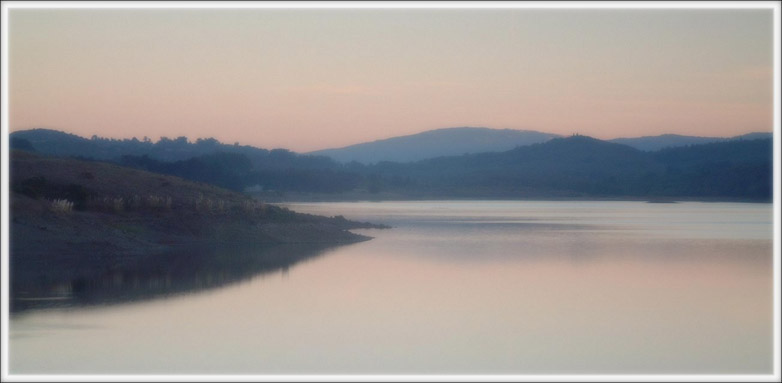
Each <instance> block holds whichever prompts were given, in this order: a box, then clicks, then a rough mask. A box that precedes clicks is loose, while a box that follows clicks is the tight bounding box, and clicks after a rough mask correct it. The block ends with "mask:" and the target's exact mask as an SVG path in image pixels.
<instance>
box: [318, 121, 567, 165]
mask: <svg viewBox="0 0 782 383" xmlns="http://www.w3.org/2000/svg"><path fill="white" fill-rule="evenodd" d="M555 137H558V136H557V135H555V134H549V133H541V132H536V131H531V130H512V129H489V128H472V127H463V128H445V129H436V130H429V131H426V132H422V133H418V134H412V135H408V136H400V137H393V138H388V139H384V140H377V141H372V142H366V143H361V144H356V145H350V146H346V147H343V148H338V149H324V150H318V151H314V152H309V153H307V154H311V155H319V156H328V157H331V158H333V159H335V160H337V161H340V162H351V161H357V162H360V163H363V164H371V163H377V162H382V161H392V162H413V161H418V160H423V159H427V158H433V157H441V156H454V155H461V154H465V153H481V152H502V151H505V150H510V149H513V148H515V147H517V146H524V145H530V144H536V143H539V142H545V141H548V140H550V139H552V138H555Z"/></svg>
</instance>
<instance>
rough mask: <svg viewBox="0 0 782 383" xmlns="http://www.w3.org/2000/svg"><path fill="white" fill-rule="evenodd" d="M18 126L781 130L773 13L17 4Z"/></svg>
mask: <svg viewBox="0 0 782 383" xmlns="http://www.w3.org/2000/svg"><path fill="white" fill-rule="evenodd" d="M9 20H10V23H9V31H10V33H9V41H10V44H9V48H10V50H9V57H10V59H9V63H10V67H9V72H10V82H9V92H10V129H11V131H14V130H20V129H29V128H32V127H49V128H53V129H58V130H65V131H68V132H72V133H75V134H79V135H83V136H88V137H89V136H91V135H93V134H97V135H101V136H107V137H117V138H130V137H133V136H136V137H138V138H141V137H143V136H148V137H150V138H152V139H153V140H157V139H158V138H159V137H161V136H166V137H177V136H188V137H189V138H190V139H191V140H194V139H195V138H198V137H215V138H217V139H218V140H220V141H223V142H227V143H233V142H235V141H238V142H240V143H243V144H250V145H256V146H260V147H265V148H274V147H285V148H289V149H292V150H295V151H308V150H315V149H321V148H328V147H337V146H345V145H349V144H353V143H358V142H363V141H368V140H375V139H380V138H386V137H391V136H396V135H403V134H412V133H417V132H420V131H424V130H429V129H436V128H445V127H455V126H486V127H492V128H511V129H532V130H539V131H544V132H551V133H559V134H571V133H580V134H585V135H590V136H593V137H597V138H615V137H627V136H641V135H656V134H661V133H678V134H687V135H709V136H732V135H737V134H742V133H746V132H751V131H772V112H773V107H772V76H773V70H772V41H773V39H772V37H773V33H772V26H773V21H772V10H771V9H766V10H717V9H714V10H705V9H704V10H674V9H671V10H650V9H646V10H597V9H587V10H575V9H572V10H534V9H496V10H488V9H483V10H464V9H463V10H447V9H439V10H438V9H428V10H423V9H421V10H415V9H382V10H381V9H374V10H373V9H347V10H346V9H343V10H338V9H332V10H327V9H304V10H293V9H288V10H273V9H223V10H214V9H212V10H209V9H205V10H182V9H169V10H163V9H146V10H143V9H130V10H128V9H124V10H123V9H103V10H97V9H93V10H79V9H59V10H57V9H41V10H35V9H10V10H9Z"/></svg>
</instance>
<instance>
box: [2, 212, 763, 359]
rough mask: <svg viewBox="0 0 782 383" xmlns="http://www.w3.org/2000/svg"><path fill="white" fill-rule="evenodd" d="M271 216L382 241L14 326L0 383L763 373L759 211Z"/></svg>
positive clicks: (32, 313) (30, 313)
mask: <svg viewBox="0 0 782 383" xmlns="http://www.w3.org/2000/svg"><path fill="white" fill-rule="evenodd" d="M287 206H288V207H290V208H291V209H293V210H296V211H301V212H306V213H313V214H324V215H338V214H341V215H344V216H345V217H346V218H348V219H356V220H362V221H370V222H374V223H384V224H388V225H391V226H393V229H389V230H360V231H357V232H360V233H362V234H367V235H371V236H373V237H375V238H374V239H373V240H371V241H368V242H362V243H358V244H353V245H347V246H342V247H336V248H330V249H325V250H321V251H319V252H318V253H317V256H312V255H307V256H306V261H304V262H298V263H295V264H292V265H290V266H285V267H282V266H280V267H278V268H276V269H273V270H271V271H270V270H269V268H268V267H265V266H264V267H259V268H257V270H256V269H252V270H256V271H250V272H249V273H238V272H233V274H237V275H239V276H240V277H239V278H236V279H235V280H232V281H231V283H220V284H216V285H214V286H212V285H210V286H209V288H193V289H189V288H187V289H189V290H188V291H190V293H181V292H180V293H177V294H173V295H160V294H153V295H149V296H147V297H146V298H148V299H133V300H117V301H116V302H113V304H91V305H83V304H75V305H72V306H71V307H54V308H50V309H45V310H42V309H34V310H27V311H24V312H22V313H20V314H18V315H14V316H13V317H12V320H11V326H10V340H9V347H10V372H11V373H14V374H25V373H82V374H94V373H110V374H111V373H117V374H136V373H145V374H166V373H175V374H213V373H214V374H277V373H283V374H287V373H290V374H351V373H364V374H366V373H368V374H395V373H404V374H429V373H436V374H453V373H456V374H461V373H469V374H541V373H544V374H545V373H560V374H571V373H575V374H588V373H601V374H611V373H631V374H635V373H638V374H655V373H665V374H671V373H673V374H686V373H697V374H721V373H741V374H747V373H762V374H765V373H770V372H771V368H772V323H773V321H772V296H773V294H772V280H773V276H772V242H773V241H772V223H771V222H772V207H771V205H770V204H741V203H696V202H688V203H677V204H648V203H643V202H490V201H486V202H475V201H472V202H469V201H462V202H457V201H440V202H432V201H427V202H374V203H373V202H365V203H364V202H362V203H306V204H305V203H300V204H288V205H287ZM265 252H268V251H267V250H264V249H258V250H257V254H258V255H257V257H261V258H262V257H264V253H265ZM276 254H277V255H276V256H277V257H279V251H277V253H276ZM248 256H249V257H252V254H250V255H248V254H247V252H246V251H245V252H243V253H242V257H244V258H246V257H248ZM244 258H240V259H244ZM302 259H303V258H302ZM242 262H244V261H242ZM248 262H249V261H248ZM256 263H258V262H257V261H252V262H249V264H256ZM264 264H265V263H264ZM199 270H200V269H199ZM228 270H238V268H237V266H236V265H231V266H230V267H229V268H228ZM223 274H226V273H223ZM233 274H231V273H228V275H229V276H230V275H233ZM221 275H222V274H221ZM169 280H170V278H169ZM187 280H188V282H189V283H192V278H190V279H187ZM174 281H176V278H175V279H174ZM130 286H131V287H132V284H130ZM201 286H202V285H201ZM180 290H181V289H180ZM101 302H103V303H112V302H111V299H110V297H108V298H106V297H105V296H103V300H102V301H101ZM77 303H78V302H77Z"/></svg>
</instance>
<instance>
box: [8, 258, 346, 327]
mask: <svg viewBox="0 0 782 383" xmlns="http://www.w3.org/2000/svg"><path fill="white" fill-rule="evenodd" d="M333 247H336V246H335V245H323V244H286V245H257V244H243V243H231V244H226V243H222V244H216V243H212V244H201V245H199V246H186V247H185V246H183V247H179V248H176V249H174V250H171V251H168V252H165V253H161V254H148V255H143V256H137V257H126V258H124V259H116V257H114V258H112V259H111V261H110V262H107V261H106V260H105V259H104V260H103V261H101V262H93V263H92V264H86V263H83V264H80V265H68V263H73V261H72V260H70V261H69V260H68V259H65V257H62V258H60V259H54V260H52V262H51V264H50V265H48V266H49V267H41V266H42V265H41V262H36V260H35V259H33V257H29V258H24V259H15V260H14V262H12V273H11V275H12V278H11V301H10V312H11V313H12V314H19V313H21V312H25V311H27V310H31V309H42V308H58V307H73V306H87V305H105V304H113V303H123V302H130V301H137V300H144V299H151V298H159V297H168V296H172V295H179V294H184V293H192V292H197V291H201V290H205V289H211V288H216V287H221V286H225V285H228V284H232V283H236V282H240V281H243V280H247V279H250V278H253V277H255V276H258V275H263V274H269V273H275V272H280V273H281V274H282V276H283V277H285V276H287V274H288V273H289V270H290V268H291V267H292V266H293V265H295V264H297V263H299V262H302V261H305V260H308V259H311V258H313V257H317V256H319V255H322V254H324V252H325V251H326V250H328V249H330V248H333ZM103 258H111V256H110V255H103ZM52 266H54V267H52Z"/></svg>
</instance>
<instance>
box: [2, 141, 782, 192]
mask: <svg viewBox="0 0 782 383" xmlns="http://www.w3.org/2000/svg"><path fill="white" fill-rule="evenodd" d="M471 130H472V129H468V132H469V131H471ZM446 131H447V130H446ZM45 133H47V134H48V132H45ZM33 136H34V135H33ZM763 136H764V135H763V134H750V135H744V136H739V137H734V138H732V139H723V140H720V141H717V142H711V143H705V144H686V145H684V146H678V147H668V148H666V149H660V150H657V151H644V150H639V149H637V148H633V147H630V146H628V145H624V144H620V143H616V142H609V141H603V140H598V139H594V138H590V137H586V136H579V135H574V136H571V137H565V138H561V137H560V138H552V139H549V140H547V141H546V142H541V143H535V144H530V145H524V146H516V147H514V148H513V149H510V150H506V151H495V152H482V153H468V154H462V155H455V156H437V157H434V154H433V155H432V156H433V157H434V158H428V159H422V160H419V161H415V162H391V161H380V162H376V163H374V164H362V163H360V162H357V161H353V162H348V163H339V162H336V161H334V160H333V159H331V158H329V157H326V156H308V155H300V154H296V153H292V152H290V151H287V150H283V149H275V150H271V151H269V150H265V149H259V148H254V147H251V146H239V145H225V144H221V143H219V142H217V141H216V140H213V139H208V140H201V139H199V140H197V142H196V143H190V142H188V141H187V138H185V137H180V138H177V139H176V140H161V141H160V142H158V143H154V144H153V143H151V142H148V141H146V140H145V141H137V140H136V141H133V140H120V141H118V140H107V139H95V138H93V139H91V140H87V139H81V140H79V139H74V137H72V135H67V134H61V135H60V136H59V137H63V138H64V140H63V142H64V143H63V144H62V145H61V146H60V147H57V145H52V144H51V143H49V141H33V140H30V141H23V140H26V138H24V137H19V136H15V137H13V141H14V142H15V144H14V146H15V147H17V148H19V149H25V150H27V151H36V152H38V153H39V154H43V155H47V154H50V153H47V152H46V150H42V149H41V148H44V149H46V148H49V147H51V148H56V149H58V150H60V153H61V152H62V150H63V149H64V148H63V147H65V146H68V145H71V144H72V143H74V142H75V143H76V144H83V145H84V147H86V148H87V149H85V150H93V152H91V153H92V154H95V153H99V152H97V151H95V150H96V149H100V150H105V148H107V147H112V146H113V147H114V148H115V149H114V152H113V153H112V156H113V157H112V158H111V159H104V160H103V161H106V162H113V163H115V164H120V165H123V166H126V167H131V168H136V169H140V170H146V171H151V172H155V173H161V174H167V175H173V176H179V177H182V178H185V179H189V180H191V181H198V182H203V183H207V184H212V185H217V186H221V187H224V188H228V189H232V190H235V191H247V192H252V193H256V196H257V197H259V198H262V199H264V200H275V201H286V200H287V201H290V200H295V199H303V200H308V199H314V200H334V199H337V200H357V199H373V200H377V199H411V198H412V199H417V198H422V199H438V198H439V199H442V198H479V199H480V198H544V199H549V198H592V197H597V198H657V197H666V198H668V197H671V198H673V197H688V198H695V199H712V200H714V199H722V200H726V199H729V200H753V201H768V200H770V198H771V172H772V139H771V138H765V139H763V138H761V139H753V138H755V137H763ZM766 136H768V135H766ZM27 137H30V136H27ZM33 138H35V137H33ZM399 138H403V137H399ZM74 140H75V141H74ZM42 143H46V145H48V146H45V145H42ZM36 144H37V146H36ZM14 146H12V147H14ZM133 148H143V149H144V150H145V152H142V153H145V154H141V155H139V154H124V153H129V152H130V153H132V151H131V150H132V149H133ZM433 150H434V149H433ZM69 153H74V152H73V151H71V152H69ZM146 153H149V154H146ZM200 153H206V154H200ZM187 156H190V157H189V158H188V157H187ZM82 157H85V156H82ZM166 158H187V159H173V160H171V159H166Z"/></svg>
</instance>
